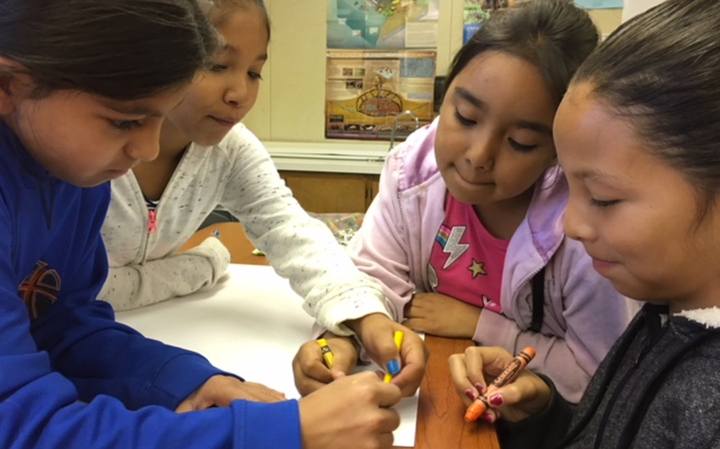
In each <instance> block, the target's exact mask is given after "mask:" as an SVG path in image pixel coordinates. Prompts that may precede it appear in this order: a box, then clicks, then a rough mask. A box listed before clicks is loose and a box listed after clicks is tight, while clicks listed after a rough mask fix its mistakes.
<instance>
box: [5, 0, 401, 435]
mask: <svg viewBox="0 0 720 449" xmlns="http://www.w3.org/2000/svg"><path fill="white" fill-rule="evenodd" d="M0 11H2V13H0V119H1V120H0V155H1V156H0V422H2V426H0V447H22V448H25V447H27V448H29V447H33V448H47V447H57V448H88V447H92V448H175V447H186V448H242V447H248V448H256V447H269V448H274V447H276V448H283V449H284V448H300V447H304V448H331V447H351V446H354V447H357V446H367V447H390V445H391V444H392V430H393V429H394V428H395V427H396V426H397V424H398V416H397V414H396V413H395V412H394V411H392V410H390V409H387V408H386V407H388V406H391V405H393V404H394V403H396V402H397V401H398V400H399V399H400V395H401V394H400V390H399V389H398V388H397V387H396V386H394V385H386V384H383V383H382V382H381V381H380V380H379V379H377V376H375V374H374V373H366V374H365V375H359V376H352V377H348V378H343V379H340V380H339V381H338V382H335V383H333V385H331V386H329V387H328V388H326V389H323V390H322V391H319V392H318V393H319V394H315V395H311V396H308V397H307V398H305V399H302V400H301V401H299V402H297V401H283V402H277V403H272V404H258V403H250V402H247V401H234V402H232V401H233V399H235V398H236V397H238V396H240V394H239V391H241V390H242V385H243V382H242V381H241V380H239V379H237V378H235V377H233V376H230V375H227V374H226V373H223V372H222V371H220V370H218V369H217V368H215V367H213V366H211V365H210V364H209V363H208V361H207V360H205V359H204V358H203V357H201V356H200V355H198V354H194V353H191V352H188V351H183V350H181V349H178V348H173V347H169V346H165V345H163V344H161V343H159V342H156V341H152V340H148V339H146V338H144V337H142V336H141V335H139V334H138V333H137V332H135V331H133V330H132V329H130V328H128V327H126V326H123V325H121V324H118V323H116V322H115V321H114V320H113V312H112V309H111V307H110V306H109V305H108V304H107V303H105V302H102V301H96V300H95V297H96V295H97V293H98V291H99V290H100V287H101V286H102V284H103V282H104V280H105V277H106V276H107V270H108V267H107V258H106V253H105V249H104V247H103V244H102V241H101V238H100V226H101V224H102V221H103V218H104V216H105V212H106V210H107V205H108V201H109V193H110V192H109V187H108V184H107V182H106V181H108V180H110V179H113V178H116V177H118V176H121V175H122V174H124V173H126V172H127V171H128V170H129V169H130V168H131V167H132V166H133V165H135V164H136V163H137V162H138V161H141V160H151V159H153V158H154V157H156V156H157V152H158V139H159V137H158V136H159V132H160V125H161V123H162V120H163V118H164V116H165V115H166V114H167V113H168V112H169V111H170V110H171V109H172V108H174V107H175V106H176V105H177V104H178V103H179V102H180V101H181V100H182V98H183V97H184V95H185V92H186V90H187V88H188V85H189V82H190V81H191V80H192V79H193V77H194V75H195V73H196V71H197V70H198V69H199V68H200V67H202V66H203V65H204V64H205V63H206V60H207V57H208V55H209V54H210V53H211V52H213V51H214V50H215V48H216V45H217V42H216V41H215V34H214V32H213V31H212V28H211V27H210V26H209V24H208V23H207V22H206V20H205V19H204V16H203V14H202V13H201V12H200V11H199V10H198V7H197V5H196V3H195V1H194V0H123V1H122V2H120V1H117V0H62V1H60V0H43V1H41V0H0ZM348 403H352V404H353V406H352V407H348V406H347V404H348ZM212 406H215V407H212ZM211 407H212V408H211ZM205 408H210V409H209V410H205V411H202V412H198V413H183V414H177V413H175V412H174V411H176V410H182V411H190V410H200V409H205Z"/></svg>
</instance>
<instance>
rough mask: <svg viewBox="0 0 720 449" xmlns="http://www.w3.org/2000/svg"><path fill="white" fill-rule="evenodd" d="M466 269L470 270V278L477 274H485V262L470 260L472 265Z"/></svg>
mask: <svg viewBox="0 0 720 449" xmlns="http://www.w3.org/2000/svg"><path fill="white" fill-rule="evenodd" d="M468 270H470V271H472V278H473V279H475V278H476V277H477V276H478V274H482V275H483V276H487V273H486V272H485V262H478V261H477V260H475V259H473V260H472V265H470V266H469V267H468Z"/></svg>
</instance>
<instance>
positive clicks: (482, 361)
mask: <svg viewBox="0 0 720 449" xmlns="http://www.w3.org/2000/svg"><path fill="white" fill-rule="evenodd" d="M512 360H513V356H512V355H511V354H510V353H509V352H507V351H506V350H504V349H503V348H498V347H494V346H471V347H469V348H467V349H466V350H465V365H466V367H467V375H468V379H470V382H472V383H473V385H476V384H481V385H483V386H486V385H487V383H489V382H492V380H493V379H494V378H495V377H497V376H498V375H499V374H500V373H502V372H503V371H504V370H505V367H506V366H507V365H508V363H510V362H511V361H512ZM481 394H482V393H481Z"/></svg>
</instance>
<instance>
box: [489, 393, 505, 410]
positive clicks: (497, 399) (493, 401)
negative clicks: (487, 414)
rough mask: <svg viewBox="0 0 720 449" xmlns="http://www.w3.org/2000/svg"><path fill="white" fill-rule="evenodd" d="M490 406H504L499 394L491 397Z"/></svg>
mask: <svg viewBox="0 0 720 449" xmlns="http://www.w3.org/2000/svg"><path fill="white" fill-rule="evenodd" d="M490 404H492V405H494V406H496V407H499V406H501V405H503V398H502V396H500V395H499V394H494V395H492V396H490Z"/></svg>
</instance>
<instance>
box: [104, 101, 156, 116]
mask: <svg viewBox="0 0 720 449" xmlns="http://www.w3.org/2000/svg"><path fill="white" fill-rule="evenodd" d="M103 104H104V105H105V107H106V108H108V109H112V110H113V111H115V112H118V113H120V114H124V115H142V116H147V117H162V115H163V114H162V113H160V111H157V110H155V109H152V108H149V107H147V106H143V105H140V104H129V105H118V104H114V103H110V102H104V103H103Z"/></svg>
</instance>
